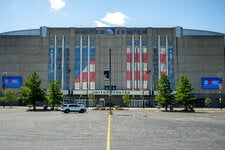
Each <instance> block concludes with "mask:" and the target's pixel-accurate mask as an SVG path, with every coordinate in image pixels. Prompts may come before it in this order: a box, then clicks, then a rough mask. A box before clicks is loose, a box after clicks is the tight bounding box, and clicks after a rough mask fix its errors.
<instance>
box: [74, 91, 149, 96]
mask: <svg viewBox="0 0 225 150" xmlns="http://www.w3.org/2000/svg"><path fill="white" fill-rule="evenodd" d="M111 92H112V95H124V94H127V93H128V94H130V95H142V94H143V95H149V90H144V91H143V92H142V91H130V90H111ZM88 93H89V94H90V93H93V94H94V95H109V94H110V91H109V90H88ZM73 94H75V95H87V90H73Z"/></svg>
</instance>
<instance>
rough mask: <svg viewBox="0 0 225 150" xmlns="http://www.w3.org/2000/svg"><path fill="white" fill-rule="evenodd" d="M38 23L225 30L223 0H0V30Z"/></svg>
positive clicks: (9, 29) (37, 25)
mask: <svg viewBox="0 0 225 150" xmlns="http://www.w3.org/2000/svg"><path fill="white" fill-rule="evenodd" d="M40 26H47V27H100V26H110V27H176V26H182V27H183V28H186V29H199V30H208V31H215V32H221V33H225V1H224V0H0V33H2V32H7V31H14V30H23V29H37V28H40Z"/></svg>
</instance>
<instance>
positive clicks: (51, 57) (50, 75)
mask: <svg viewBox="0 0 225 150" xmlns="http://www.w3.org/2000/svg"><path fill="white" fill-rule="evenodd" d="M48 78H49V80H53V79H54V48H50V49H49V70H48Z"/></svg>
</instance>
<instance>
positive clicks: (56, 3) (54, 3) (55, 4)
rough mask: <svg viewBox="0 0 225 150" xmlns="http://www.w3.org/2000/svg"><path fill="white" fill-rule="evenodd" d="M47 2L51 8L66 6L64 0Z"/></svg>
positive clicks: (58, 8)
mask: <svg viewBox="0 0 225 150" xmlns="http://www.w3.org/2000/svg"><path fill="white" fill-rule="evenodd" d="M49 2H50V4H51V9H52V10H60V9H62V8H63V7H65V6H66V2H65V1H64V0H49Z"/></svg>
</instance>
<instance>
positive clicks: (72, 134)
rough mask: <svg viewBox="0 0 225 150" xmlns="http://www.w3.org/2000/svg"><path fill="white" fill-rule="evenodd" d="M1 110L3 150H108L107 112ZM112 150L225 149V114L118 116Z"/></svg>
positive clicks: (114, 119)
mask: <svg viewBox="0 0 225 150" xmlns="http://www.w3.org/2000/svg"><path fill="white" fill-rule="evenodd" d="M25 110H26V108H25V107H13V108H11V109H10V108H5V109H3V108H0V145H1V146H0V149H4V150H5V149H10V150H11V149H23V150H24V149H27V150H28V149H29V150H30V149H54V150H55V149H66V150H67V149H85V150H105V149H106V142H107V123H108V121H107V120H108V112H107V111H96V110H91V109H89V110H88V111H87V113H83V114H82V113H69V114H64V113H62V112H60V111H45V112H44V111H41V112H27V111H25ZM110 136H111V138H110V139H111V140H110V145H111V149H112V150H128V149H129V150H137V149H138V150H150V149H152V150H180V149H182V150H183V149H187V150H189V149H190V150H193V149H196V150H225V110H222V111H219V110H214V109H213V110H212V109H209V110H207V109H205V110H197V111H196V113H181V112H161V111H160V110H157V109H129V110H123V111H121V110H120V111H119V110H118V111H113V115H112V116H111V134H110Z"/></svg>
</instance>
